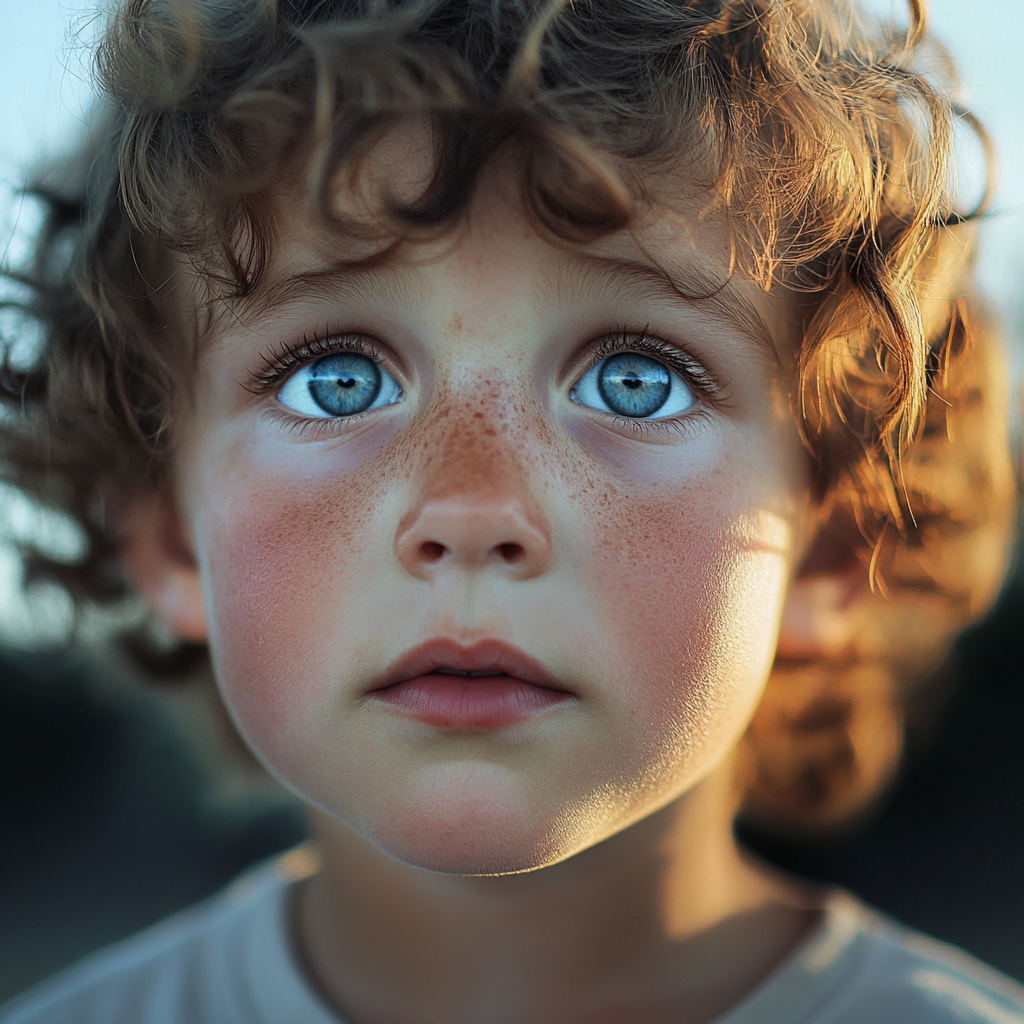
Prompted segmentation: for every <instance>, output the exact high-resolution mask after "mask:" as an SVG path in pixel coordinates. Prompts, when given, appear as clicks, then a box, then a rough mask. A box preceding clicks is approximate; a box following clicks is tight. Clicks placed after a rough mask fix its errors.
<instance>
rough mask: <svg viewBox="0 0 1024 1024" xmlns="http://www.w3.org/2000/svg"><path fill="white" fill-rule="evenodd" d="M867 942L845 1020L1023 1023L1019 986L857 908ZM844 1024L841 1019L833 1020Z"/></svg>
mask: <svg viewBox="0 0 1024 1024" xmlns="http://www.w3.org/2000/svg"><path fill="white" fill-rule="evenodd" d="M862 920H863V929H864V934H865V937H866V939H867V941H866V942H865V944H864V945H865V949H864V955H863V962H862V966H861V969H860V971H859V972H858V978H857V983H856V984H855V985H854V986H852V987H851V991H850V994H849V997H848V998H849V1002H850V1005H851V1007H856V1008H857V1010H858V1011H859V1012H858V1015H857V1016H856V1018H855V1017H850V1020H851V1021H852V1020H854V1019H860V1017H861V1016H863V1017H864V1019H869V1020H873V1021H877V1022H879V1024H882V1022H888V1021H890V1020H891V1021H893V1022H896V1021H910V1020H913V1021H920V1022H921V1024H933V1022H934V1024H947V1022H948V1024H953V1022H956V1024H1024V988H1022V987H1021V986H1020V985H1018V984H1017V983H1016V982H1014V981H1012V980H1011V979H1010V978H1007V977H1006V976H1005V975H1002V974H1000V973H999V972H998V971H996V970H994V969H993V968H991V967H989V966H987V965H986V964H983V963H981V961H979V960H976V959H975V958H974V957H972V956H969V955H968V954H967V953H965V952H963V950H960V949H957V948H956V947H955V946H950V945H947V944H946V943H943V942H938V941H936V940H935V939H931V938H928V937H927V936H925V935H921V934H920V933H919V932H915V931H913V930H911V929H909V928H904V927H902V926H900V925H898V924H896V923H895V922H893V921H891V920H889V919H887V918H885V917H883V916H882V915H879V914H874V913H871V912H870V911H867V910H864V909H862ZM836 1019H837V1021H843V1024H846V1018H844V1017H841V1016H837V1018H836Z"/></svg>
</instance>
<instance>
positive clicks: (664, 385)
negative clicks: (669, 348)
mask: <svg viewBox="0 0 1024 1024" xmlns="http://www.w3.org/2000/svg"><path fill="white" fill-rule="evenodd" d="M597 386H598V390H599V391H600V392H601V397H602V398H603V399H604V400H605V402H606V403H607V404H608V408H609V409H611V410H612V412H615V413H618V414H619V415H620V416H629V417H630V418H631V419H639V418H640V417H643V416H650V415H652V414H653V413H656V412H657V411H658V410H659V409H660V408H661V407H662V406H663V405H664V404H665V402H667V401H668V396H669V393H670V392H671V390H672V377H671V375H670V374H669V372H668V370H667V369H666V368H665V367H664V366H662V364H661V363H659V362H658V361H657V360H655V359H650V358H648V357H647V356H642V355H640V354H639V353H638V352H623V353H621V354H619V355H614V356H610V357H609V358H608V359H606V360H605V361H604V362H603V363H602V365H601V369H600V372H599V373H598V376H597Z"/></svg>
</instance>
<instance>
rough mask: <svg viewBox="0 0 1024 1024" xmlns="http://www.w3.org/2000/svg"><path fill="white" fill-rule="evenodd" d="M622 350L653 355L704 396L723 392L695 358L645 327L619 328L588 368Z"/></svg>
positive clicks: (595, 353)
mask: <svg viewBox="0 0 1024 1024" xmlns="http://www.w3.org/2000/svg"><path fill="white" fill-rule="evenodd" d="M619 352H640V353H642V354H643V355H648V356H652V357H653V358H655V359H657V360H659V361H660V362H662V363H665V365H666V366H668V368H669V369H670V370H674V371H675V372H676V373H678V374H679V376H680V377H682V378H683V380H684V381H686V383H687V384H689V385H690V386H691V387H692V388H693V389H694V390H695V391H698V392H699V393H700V394H701V395H703V396H704V397H705V398H708V399H714V398H717V397H718V395H719V394H720V392H721V388H720V387H719V384H718V381H716V380H715V378H714V377H712V376H711V374H710V373H708V371H707V370H705V369H704V367H703V366H701V364H700V363H699V362H697V360H696V359H694V358H693V357H692V356H690V355H688V354H687V353H686V352H684V351H683V350H682V349H681V348H677V347H676V346H675V345H670V344H669V343H668V342H667V341H662V339H661V338H659V337H657V336H655V335H652V334H648V333H647V328H646V327H645V328H644V329H643V330H642V331H636V332H633V331H627V330H625V329H623V328H619V329H616V330H615V331H614V332H613V333H611V334H609V335H608V336H607V337H606V338H605V339H604V341H602V342H601V343H600V345H598V346H597V348H596V349H594V351H593V352H592V353H591V355H590V359H589V362H588V365H587V369H588V370H589V369H592V368H593V367H595V366H597V364H598V363H600V362H601V361H602V360H603V359H607V358H608V357H609V356H613V355H616V354H617V353H619ZM634 422H639V421H634Z"/></svg>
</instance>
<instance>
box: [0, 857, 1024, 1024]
mask: <svg viewBox="0 0 1024 1024" xmlns="http://www.w3.org/2000/svg"><path fill="white" fill-rule="evenodd" d="M309 864H310V857H309V855H308V854H306V853H304V852H303V850H302V848H300V849H299V850H297V851H292V853H291V854H286V855H285V856H284V857H282V858H278V860H276V861H274V862H271V863H270V864H267V865H262V866H260V867H258V868H256V869H254V870H251V871H249V872H247V873H246V874H244V875H242V876H241V878H239V879H238V880H237V881H236V882H234V883H233V884H232V885H231V886H229V887H228V888H227V889H226V890H224V891H223V892H222V893H219V894H218V895H216V896H214V897H212V898H211V899H209V900H207V901H206V902H205V903H201V904H199V905H198V906H196V907H194V908H192V909H191V910H186V911H184V912H182V913H180V914H176V915H175V916H174V917H171V918H169V919H168V920H166V921H164V922H163V923H161V924H158V925H156V926H155V927H153V928H150V929H149V930H148V931H145V932H143V933H142V934H140V935H138V936H135V937H134V938H131V939H128V940H127V941H125V942H122V943H119V944H118V945H115V946H112V947H111V948H110V949H107V950H104V951H101V952H99V953H96V954H94V955H93V956H91V957H89V958H87V959H86V960H84V961H82V962H81V963H80V964H78V965H77V966H75V967H72V968H71V969H69V970H67V971H65V972H63V973H62V974H60V975H58V976H57V977H56V978H54V979H52V980H50V981H47V982H44V983H43V984H42V985H40V986H39V987H37V988H35V989H33V990H31V991H29V992H27V993H25V994H24V995H22V996H20V997H19V998H17V999H16V1000H14V1001H13V1002H11V1003H8V1004H7V1006H6V1007H4V1008H3V1009H0V1024H343V1022H342V1021H341V1018H340V1017H338V1016H337V1015H336V1014H335V1013H333V1012H332V1011H331V1009H330V1008H329V1007H328V1006H327V1005H326V1004H325V1003H324V1002H323V1001H322V1000H321V999H320V997H319V996H318V995H317V993H316V992H315V990H314V989H313V988H312V986H311V985H310V983H309V982H308V981H307V980H306V978H305V977H304V975H303V973H302V969H301V967H300V966H299V964H298V962H297V961H296V959H295V955H294V952H293V951H292V947H291V944H290V940H289V936H288V923H287V904H288V901H287V894H288V889H289V886H290V885H292V884H294V883H295V881H296V880H297V879H298V878H299V877H302V876H303V875H304V874H307V873H308V870H309ZM714 1024H1024V989H1022V988H1021V987H1020V986H1018V985H1017V984H1015V983H1014V982H1012V981H1010V980H1009V979H1007V978H1004V977H1003V976H1002V975H1000V974H998V973H997V972H995V971H993V970H991V969H990V968H988V967H985V966H984V965H983V964H981V963H979V962H978V961H976V960H974V959H972V958H971V957H969V956H967V954H965V953H962V952H960V951H959V950H957V949H954V948H952V947H950V946H946V945H943V944H941V943H939V942H935V941H933V940H931V939H927V938H925V937H924V936H922V935H918V934H916V933H915V932H912V931H909V930H907V929H905V928H902V927H900V926H898V925H896V924H894V923H893V922H892V921H889V920H887V919H886V918H884V917H882V916H880V915H879V914H876V913H875V912H873V911H871V910H869V909H868V908H866V907H865V906H864V905H863V904H861V903H859V902H858V901H857V900H855V899H854V898H853V897H852V896H849V895H848V894H846V893H843V892H836V893H835V894H834V895H833V896H832V897H831V898H830V899H829V900H828V901H827V904H826V907H825V912H824V915H823V917H822V921H821V924H820V925H819V926H818V927H817V928H816V929H815V930H814V932H813V933H812V934H811V935H810V936H809V937H808V938H807V939H806V940H805V941H804V942H803V943H802V944H801V945H800V947H799V948H798V949H797V950H796V952H795V953H793V954H792V955H791V956H790V957H789V958H788V959H787V960H786V961H785V962H784V963H783V964H782V965H781V966H780V967H779V968H778V969H776V970H775V971H774V972H773V973H772V975H771V976H770V977H768V978H767V979H766V980H765V981H763V982H762V983H761V984H760V985H759V986H758V987H757V988H755V989H754V991H753V992H751V993H750V994H749V995H747V996H746V998H744V999H743V1000H741V1001H740V1003H738V1004H737V1005H736V1006H734V1007H733V1008H732V1009H731V1010H730V1011H728V1012H727V1013H725V1014H724V1015H723V1016H721V1017H719V1018H718V1019H717V1020H716V1021H715V1022H714Z"/></svg>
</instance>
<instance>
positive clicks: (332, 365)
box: [309, 352, 383, 416]
mask: <svg viewBox="0 0 1024 1024" xmlns="http://www.w3.org/2000/svg"><path fill="white" fill-rule="evenodd" d="M382 383H383V380H382V378H381V373H380V367H379V366H377V364H376V363H375V362H374V361H373V360H372V359H369V358H367V357H366V356H364V355H360V354H359V353H358V352H339V353H338V354H336V355H332V356H324V358H323V359H318V360H317V361H316V362H315V363H314V364H313V365H312V366H311V367H310V373H309V393H310V395H311V396H312V398H313V401H314V402H316V404H317V405H319V406H320V408H321V409H323V411H324V412H326V413H328V414H329V415H331V416H355V415H356V414H358V413H361V412H366V410H367V409H369V408H370V406H372V405H373V403H374V402H375V401H376V400H377V396H378V395H379V394H380V389H381V385H382Z"/></svg>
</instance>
